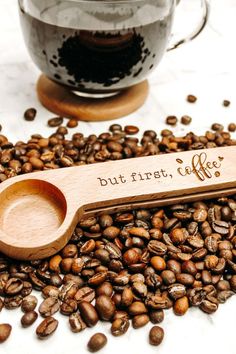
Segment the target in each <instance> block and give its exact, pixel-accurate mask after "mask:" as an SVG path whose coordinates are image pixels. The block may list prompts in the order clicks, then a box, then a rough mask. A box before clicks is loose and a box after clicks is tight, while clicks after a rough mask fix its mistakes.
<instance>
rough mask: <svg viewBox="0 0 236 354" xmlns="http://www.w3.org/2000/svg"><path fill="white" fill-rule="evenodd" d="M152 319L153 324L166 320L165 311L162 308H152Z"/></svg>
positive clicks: (150, 314)
mask: <svg viewBox="0 0 236 354" xmlns="http://www.w3.org/2000/svg"><path fill="white" fill-rule="evenodd" d="M149 317H150V321H151V322H152V323H153V324H157V323H161V322H163V320H164V311H163V310H162V309H160V310H151V311H150V312H149Z"/></svg>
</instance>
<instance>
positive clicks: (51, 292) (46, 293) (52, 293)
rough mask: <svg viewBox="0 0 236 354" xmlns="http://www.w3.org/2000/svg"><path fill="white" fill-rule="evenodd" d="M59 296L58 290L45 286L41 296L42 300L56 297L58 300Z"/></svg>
mask: <svg viewBox="0 0 236 354" xmlns="http://www.w3.org/2000/svg"><path fill="white" fill-rule="evenodd" d="M59 294H60V290H59V289H58V288H57V287H55V286H52V285H47V286H45V288H43V289H42V295H43V297H44V298H47V297H56V298H58V297H59Z"/></svg>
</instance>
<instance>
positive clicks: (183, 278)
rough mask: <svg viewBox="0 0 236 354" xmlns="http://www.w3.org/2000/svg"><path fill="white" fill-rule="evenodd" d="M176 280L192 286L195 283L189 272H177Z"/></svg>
mask: <svg viewBox="0 0 236 354" xmlns="http://www.w3.org/2000/svg"><path fill="white" fill-rule="evenodd" d="M176 280H177V282H178V283H180V284H183V285H185V286H191V285H192V284H193V283H194V277H193V276H192V275H191V274H188V273H181V274H176Z"/></svg>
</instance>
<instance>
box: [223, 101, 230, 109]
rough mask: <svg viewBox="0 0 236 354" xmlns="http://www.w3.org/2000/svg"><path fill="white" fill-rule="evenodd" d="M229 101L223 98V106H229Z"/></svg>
mask: <svg viewBox="0 0 236 354" xmlns="http://www.w3.org/2000/svg"><path fill="white" fill-rule="evenodd" d="M230 103H231V102H230V101H229V100H224V101H223V106H224V107H229V106H230Z"/></svg>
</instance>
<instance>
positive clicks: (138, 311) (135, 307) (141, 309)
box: [128, 301, 148, 316]
mask: <svg viewBox="0 0 236 354" xmlns="http://www.w3.org/2000/svg"><path fill="white" fill-rule="evenodd" d="M128 310H129V314H130V315H132V316H136V315H142V314H144V313H147V312H148V311H147V308H146V306H145V305H144V304H143V303H142V302H140V301H134V302H133V303H132V304H131V305H130V306H129V308H128Z"/></svg>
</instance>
